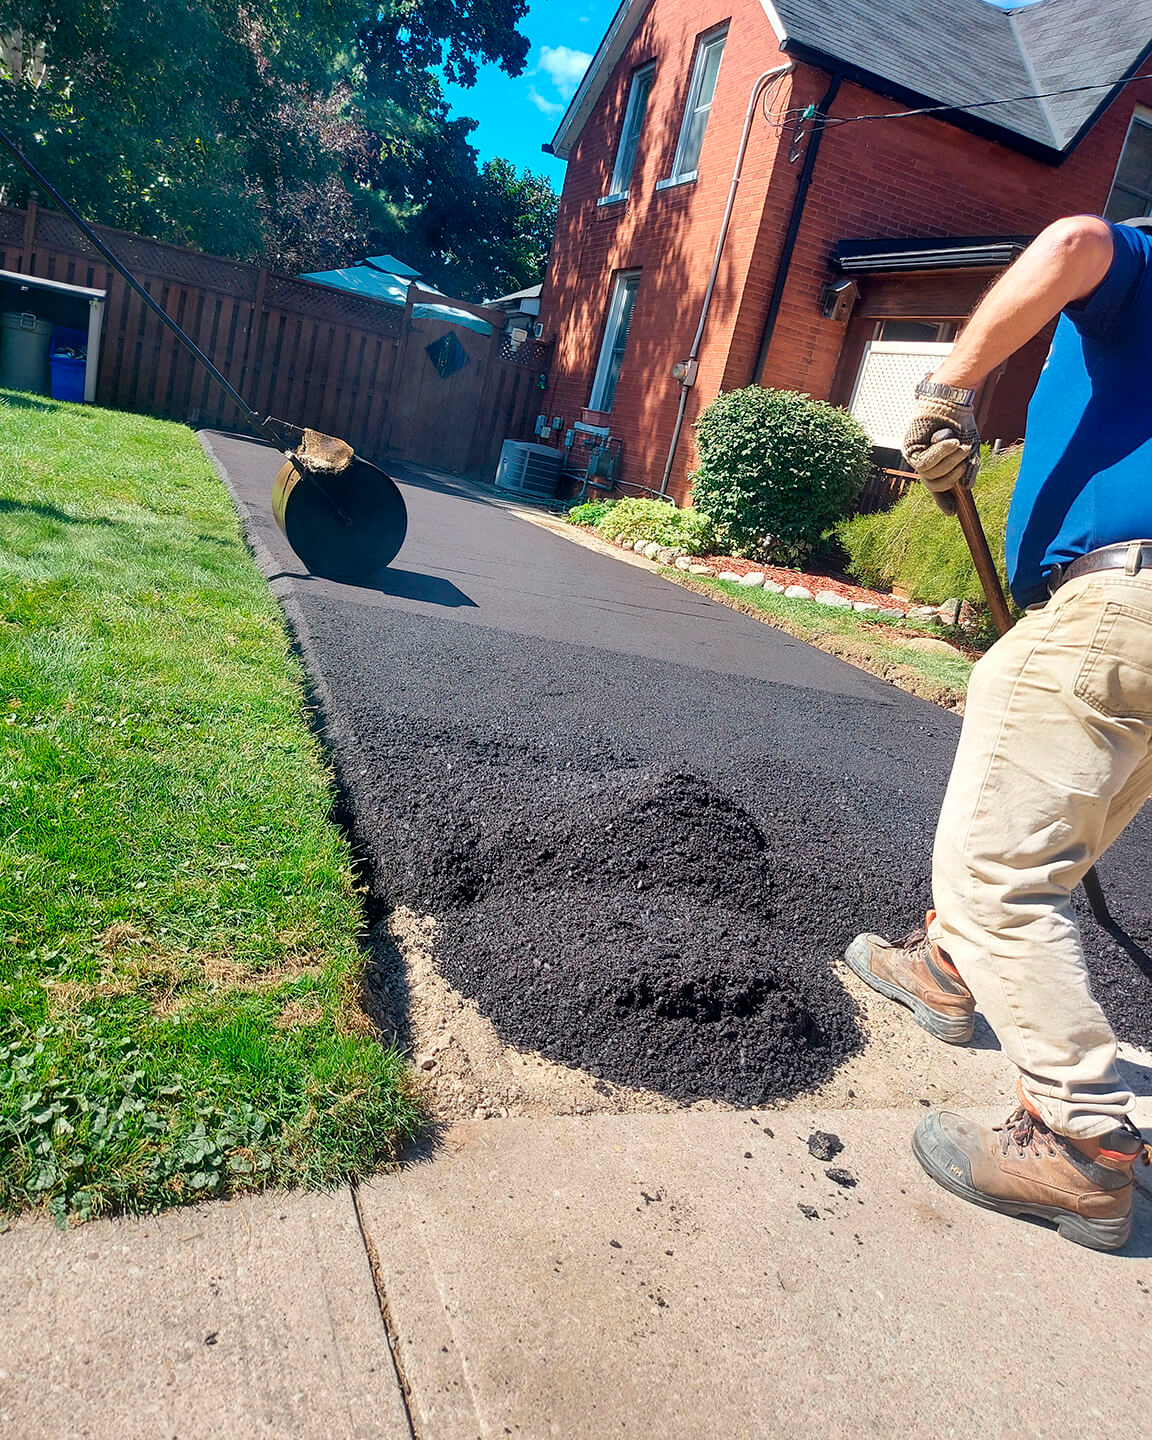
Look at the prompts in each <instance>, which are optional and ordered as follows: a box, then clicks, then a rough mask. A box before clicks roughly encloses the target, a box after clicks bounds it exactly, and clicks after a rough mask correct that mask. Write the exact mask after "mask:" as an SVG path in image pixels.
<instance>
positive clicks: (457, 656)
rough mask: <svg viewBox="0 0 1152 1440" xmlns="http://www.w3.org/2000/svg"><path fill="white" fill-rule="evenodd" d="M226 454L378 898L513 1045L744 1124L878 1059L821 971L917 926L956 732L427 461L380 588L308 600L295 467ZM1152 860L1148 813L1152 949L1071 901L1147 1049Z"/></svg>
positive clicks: (1138, 833)
mask: <svg viewBox="0 0 1152 1440" xmlns="http://www.w3.org/2000/svg"><path fill="white" fill-rule="evenodd" d="M213 448H214V450H215V451H216V453H217V455H218V456H219V457H220V459H221V460H222V462H223V463H224V464H225V466H226V467H227V471H228V475H229V479H230V483H231V484H232V487H233V490H234V493H236V494H237V497H238V499H239V500H240V503H241V508H242V510H243V512H244V514H245V518H246V523H247V525H248V527H249V534H250V535H251V536H253V537H254V541H255V543H256V546H257V551H258V553H259V554H261V557H262V563H264V564H265V566H266V568H267V569H268V572H269V573H270V574H273V573H275V574H279V575H280V582H279V583H280V586H281V590H282V593H284V594H286V597H287V601H288V603H289V609H290V613H291V614H292V618H293V621H294V624H295V625H296V628H297V632H298V634H299V637H300V639H301V641H302V643H303V645H304V649H305V658H306V660H307V662H308V665H309V667H310V669H311V671H312V674H313V676H314V678H315V681H316V694H317V699H318V700H319V701H320V703H321V705H322V708H323V712H324V713H323V722H324V727H325V735H326V739H327V742H328V743H329V745H330V746H331V747H332V752H333V757H334V760H335V763H336V768H337V771H338V776H339V780H340V782H341V787H342V790H343V794H344V800H345V805H346V811H347V820H348V823H349V826H350V829H351V833H352V837H353V840H354V843H355V845H356V848H357V851H358V854H359V858H360V860H361V863H362V865H363V868H364V872H365V874H366V876H367V878H368V879H369V882H370V885H369V889H370V894H371V899H372V901H373V903H374V904H375V905H376V907H378V911H379V912H380V913H381V914H383V913H384V912H386V911H387V909H389V908H390V907H391V906H393V905H396V904H405V905H408V906H410V907H412V908H414V909H416V910H420V911H424V912H426V913H428V912H430V913H431V914H433V915H435V916H436V917H437V918H438V919H439V921H440V922H441V924H440V928H439V936H438V942H437V962H438V964H439V965H440V967H441V968H442V970H443V971H444V973H445V974H446V976H447V978H448V979H449V980H450V981H451V982H453V983H454V984H455V985H456V986H457V987H458V988H459V990H460V991H462V992H463V993H464V994H465V995H468V996H470V997H472V998H473V999H474V1000H475V1002H476V1004H477V1005H478V1007H479V1008H480V1010H481V1011H482V1012H483V1013H484V1014H486V1015H487V1016H488V1017H489V1018H490V1019H491V1020H492V1021H493V1023H494V1024H495V1026H496V1027H497V1029H498V1031H499V1032H500V1033H501V1034H502V1035H503V1037H504V1038H505V1039H506V1040H507V1041H510V1042H512V1043H514V1044H515V1045H517V1046H520V1047H521V1048H523V1049H526V1050H536V1051H542V1052H543V1053H544V1054H546V1055H548V1056H549V1057H551V1058H553V1059H555V1060H557V1061H560V1062H562V1063H564V1064H568V1065H573V1066H582V1067H585V1068H587V1069H589V1070H591V1071H594V1072H596V1073H597V1074H598V1075H599V1076H601V1077H603V1079H605V1080H608V1081H613V1082H617V1083H620V1084H627V1085H637V1086H646V1087H648V1088H650V1089H652V1090H655V1091H659V1092H661V1093H663V1094H665V1095H668V1096H671V1097H675V1098H677V1099H681V1100H694V1099H697V1098H704V1097H716V1098H723V1099H726V1100H728V1101H732V1102H735V1103H741V1104H747V1103H756V1102H758V1101H761V1100H768V1099H774V1098H783V1097H786V1096H790V1095H794V1094H796V1093H798V1092H800V1091H803V1090H804V1089H806V1088H809V1087H811V1086H814V1085H817V1084H819V1083H820V1082H821V1081H823V1080H824V1079H826V1078H827V1077H828V1076H829V1075H830V1074H831V1073H832V1072H833V1071H834V1070H835V1069H836V1067H837V1066H838V1065H839V1064H840V1063H841V1062H842V1061H843V1060H844V1059H845V1058H846V1057H847V1056H849V1055H851V1054H852V1053H853V1052H854V1051H856V1050H858V1049H859V1048H860V1046H861V1045H862V1043H863V1036H862V1034H861V1031H860V1028H859V1024H858V1018H859V1017H858V1016H857V1014H856V1011H855V1007H854V1005H853V1003H852V1001H851V1000H850V998H849V996H848V994H847V993H846V991H845V990H844V988H843V986H842V985H841V984H840V982H839V980H838V979H837V978H836V976H835V973H834V971H833V965H834V962H835V961H836V960H837V959H838V958H839V956H840V955H841V954H842V953H843V949H844V946H845V944H846V943H847V942H848V940H850V939H851V937H852V936H853V935H854V934H856V933H857V932H858V931H860V930H873V931H878V932H879V933H881V934H887V935H894V934H895V935H900V934H903V933H904V932H905V931H907V930H909V929H911V928H912V927H913V926H915V925H916V924H917V923H918V922H919V921H920V920H921V919H922V917H923V912H924V908H925V906H926V904H927V902H928V896H929V889H930V887H929V867H930V854H931V846H932V837H933V832H934V830H935V824H936V817H937V815H938V813H939V809H940V802H941V800H942V798H943V794H944V787H945V783H946V781H947V776H948V771H949V769H950V766H951V762H952V756H953V753H954V750H955V746H956V739H957V735H958V733H959V723H960V722H959V720H958V719H957V717H956V716H955V715H952V714H950V713H948V712H946V711H944V710H942V709H940V708H938V707H936V706H933V705H930V704H928V703H926V702H924V701H921V700H918V699H915V698H914V697H912V696H910V695H907V694H904V693H903V692H902V691H899V690H896V689H894V688H893V687H891V686H888V685H885V684H883V683H882V682H881V681H879V680H875V679H873V678H872V677H871V676H868V675H865V674H863V673H862V672H860V671H857V670H853V669H851V668H850V667H849V666H847V665H844V664H842V663H841V662H840V661H837V660H834V659H832V658H831V657H830V656H827V655H824V654H822V653H821V652H819V651H814V650H812V649H810V648H809V647H808V646H806V645H803V644H801V643H800V642H799V641H796V640H794V639H792V638H791V637H789V636H786V635H783V634H782V633H781V632H779V631H775V630H771V629H769V627H767V626H763V625H760V624H758V623H757V622H755V621H754V620H751V619H749V618H747V617H744V616H739V615H735V614H733V613H732V612H731V611H729V610H725V609H723V608H722V607H720V606H718V605H716V604H715V603H714V602H712V601H710V600H707V599H705V598H703V597H701V596H698V595H693V594H689V593H688V592H686V591H684V590H681V589H678V588H677V587H674V586H670V585H668V584H667V583H666V582H665V581H663V580H660V579H659V578H657V577H655V576H652V575H649V574H638V572H637V571H636V570H634V569H632V568H631V567H628V566H625V565H621V564H620V563H619V562H618V561H616V560H613V559H609V558H605V557H602V556H599V555H594V554H589V552H588V551H586V550H581V549H580V548H578V547H576V546H574V545H571V544H569V543H567V542H566V541H564V540H560V539H556V538H554V537H551V536H547V535H543V534H541V532H540V531H539V530H537V529H535V528H534V527H532V526H529V525H526V524H524V523H523V522H522V521H521V520H518V519H515V518H514V517H512V516H509V515H508V514H506V513H505V512H504V511H503V510H502V509H500V508H499V507H496V506H492V505H490V504H487V503H484V502H481V501H478V500H477V499H476V497H474V496H471V495H469V494H461V493H459V492H458V491H456V490H455V489H454V487H453V486H452V485H451V484H443V483H441V482H440V481H438V480H435V479H434V478H432V477H428V476H422V475H420V474H419V473H414V472H409V473H408V477H407V478H408V481H409V483H408V484H407V486H406V498H407V501H408V506H409V510H410V515H411V524H410V528H409V538H408V541H407V543H406V544H405V547H404V550H403V552H402V553H401V555H400V557H399V559H398V561H397V562H396V564H395V565H394V566H393V567H392V568H390V570H389V571H388V572H387V575H386V577H385V579H384V580H383V581H382V582H381V585H380V588H379V590H378V591H375V592H373V591H368V590H362V589H355V588H351V587H342V586H334V585H329V584H326V583H323V582H315V581H313V580H312V579H311V578H310V577H308V576H306V575H302V574H301V573H300V567H299V565H298V563H297V561H296V560H295V557H294V556H293V555H292V553H291V551H290V550H289V549H288V548H287V546H286V545H285V543H284V541H283V539H282V537H281V536H280V535H279V534H278V532H277V531H276V530H275V527H274V525H273V523H272V521H271V519H270V518H269V516H268V507H267V495H268V488H269V485H270V482H271V477H272V475H273V474H274V473H275V470H276V468H277V467H278V465H279V457H278V456H277V455H276V453H275V452H274V451H269V450H267V449H266V448H264V447H261V446H259V445H253V444H252V443H251V442H247V441H239V440H237V439H234V438H232V437H224V436H217V437H215V440H214V443H213ZM284 587H287V588H286V590H285V589H284ZM1150 846H1152V818H1150V817H1149V815H1148V813H1147V810H1146V811H1145V812H1144V813H1143V814H1142V815H1141V816H1139V817H1138V818H1137V821H1136V822H1135V824H1134V825H1133V826H1132V827H1131V828H1130V830H1129V832H1128V834H1127V835H1125V836H1124V837H1123V838H1122V839H1121V841H1120V842H1119V843H1118V844H1117V845H1116V846H1114V847H1113V849H1112V851H1111V852H1109V854H1108V855H1107V856H1106V857H1105V858H1104V861H1103V862H1102V864H1101V865H1100V867H1099V868H1100V873H1101V878H1102V880H1103V883H1104V887H1105V890H1106V892H1107V895H1108V899H1109V901H1110V903H1111V905H1112V907H1113V909H1114V912H1115V914H1116V916H1117V918H1118V919H1120V920H1122V921H1123V922H1124V924H1125V925H1126V927H1127V929H1128V932H1129V934H1130V935H1131V937H1132V939H1133V940H1134V941H1135V942H1136V944H1135V946H1131V945H1129V946H1128V948H1127V949H1126V948H1125V946H1124V945H1122V944H1119V943H1117V942H1116V941H1115V940H1114V939H1112V938H1111V937H1110V936H1108V935H1107V934H1105V933H1104V931H1102V930H1101V928H1100V927H1099V926H1098V925H1097V924H1096V922H1095V921H1094V920H1093V918H1092V917H1091V914H1090V912H1089V910H1088V908H1087V904H1086V902H1085V901H1084V899H1083V896H1082V895H1078V896H1077V900H1076V905H1077V912H1078V915H1079V917H1080V920H1081V925H1082V930H1083V934H1084V939H1085V946H1086V950H1087V953H1088V957H1089V964H1090V967H1091V971H1092V979H1093V984H1094V987H1095V990H1096V994H1097V996H1098V998H1099V1000H1100V1001H1101V1003H1102V1005H1103V1007H1104V1009H1105V1011H1106V1012H1107V1014H1108V1016H1109V1018H1110V1019H1111V1021H1112V1023H1113V1024H1114V1026H1115V1027H1116V1029H1117V1032H1118V1033H1119V1035H1120V1036H1121V1038H1122V1039H1125V1040H1128V1041H1131V1042H1133V1043H1136V1044H1142V1045H1148V1044H1149V1043H1150V1042H1152V981H1150V980H1149V978H1148V974H1147V973H1146V972H1147V970H1148V969H1150V968H1152V962H1150V961H1149V960H1148V959H1147V957H1146V955H1144V953H1143V952H1145V951H1148V950H1149V949H1152V897H1150V896H1149V886H1148V863H1147V856H1148V855H1149V853H1150ZM1129 951H1131V952H1132V953H1129ZM1141 967H1144V968H1141ZM399 1018H401V1019H402V1017H399ZM909 1023H912V1022H911V1021H909Z"/></svg>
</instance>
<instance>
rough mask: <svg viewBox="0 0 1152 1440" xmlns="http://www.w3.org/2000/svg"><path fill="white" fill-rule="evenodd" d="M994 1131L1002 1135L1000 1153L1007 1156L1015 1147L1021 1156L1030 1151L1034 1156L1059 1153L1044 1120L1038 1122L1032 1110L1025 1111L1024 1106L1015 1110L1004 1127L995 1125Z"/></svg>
mask: <svg viewBox="0 0 1152 1440" xmlns="http://www.w3.org/2000/svg"><path fill="white" fill-rule="evenodd" d="M992 1129H993V1130H994V1131H996V1132H997V1133H998V1134H999V1135H1000V1153H1001V1154H1003V1155H1007V1153H1008V1151H1009V1149H1010V1148H1011V1147H1012V1146H1013V1145H1015V1146H1016V1148H1017V1150H1019V1152H1020V1154H1021V1155H1023V1154H1024V1153H1025V1151H1028V1150H1031V1152H1032V1154H1033V1155H1043V1154H1044V1153H1045V1152H1046V1153H1047V1154H1049V1155H1056V1154H1057V1153H1058V1151H1057V1149H1056V1142H1055V1140H1054V1138H1053V1135H1052V1132H1051V1130H1049V1129H1048V1127H1047V1125H1045V1124H1044V1122H1043V1120H1038V1119H1037V1118H1036V1116H1035V1115H1033V1114H1032V1112H1031V1111H1030V1110H1025V1109H1024V1107H1023V1105H1021V1106H1020V1108H1019V1109H1018V1110H1014V1111H1013V1112H1012V1114H1011V1115H1009V1117H1008V1119H1007V1120H1005V1122H1004V1124H1003V1125H994V1126H993V1127H992ZM1041 1146H1043V1149H1042V1148H1041Z"/></svg>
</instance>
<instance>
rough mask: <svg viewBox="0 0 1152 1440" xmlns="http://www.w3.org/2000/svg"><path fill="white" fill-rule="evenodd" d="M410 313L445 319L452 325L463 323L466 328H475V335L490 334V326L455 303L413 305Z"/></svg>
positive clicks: (430, 318)
mask: <svg viewBox="0 0 1152 1440" xmlns="http://www.w3.org/2000/svg"><path fill="white" fill-rule="evenodd" d="M412 314H413V315H416V316H420V315H423V316H425V317H426V318H427V319H429V320H447V321H449V322H450V323H451V324H453V325H463V326H464V328H465V329H466V330H475V331H476V333H477V335H491V334H492V326H491V325H489V323H488V321H487V320H481V318H480V316H479V315H473V314H472V312H471V310H458V309H457V308H456V306H455V305H413V307H412Z"/></svg>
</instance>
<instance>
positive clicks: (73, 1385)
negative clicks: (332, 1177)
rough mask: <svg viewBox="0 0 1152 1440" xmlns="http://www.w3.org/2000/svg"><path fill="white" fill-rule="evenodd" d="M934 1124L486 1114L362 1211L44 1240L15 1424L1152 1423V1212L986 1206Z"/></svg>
mask: <svg viewBox="0 0 1152 1440" xmlns="http://www.w3.org/2000/svg"><path fill="white" fill-rule="evenodd" d="M1144 1108H1145V1111H1146V1112H1147V1113H1144V1114H1143V1115H1141V1117H1140V1118H1142V1119H1143V1121H1144V1123H1145V1124H1148V1123H1149V1122H1152V1107H1149V1106H1148V1105H1147V1103H1146V1102H1144ZM923 1113H924V1112H923V1110H922V1109H916V1110H914V1111H908V1110H881V1111H871V1112H869V1111H859V1110H855V1111H850V1112H835V1111H827V1110H816V1111H811V1112H806V1111H804V1110H802V1109H790V1110H782V1111H758V1112H752V1113H749V1112H733V1113H730V1114H717V1113H711V1114H701V1113H693V1112H682V1113H679V1114H675V1115H664V1116H652V1115H630V1116H600V1117H568V1118H563V1119H551V1120H545V1121H529V1120H524V1121H503V1122H486V1123H476V1124H469V1125H462V1126H459V1127H457V1128H456V1129H454V1130H452V1131H450V1132H448V1134H447V1135H446V1136H445V1137H443V1140H442V1142H441V1144H440V1146H439V1149H438V1150H437V1152H436V1153H435V1154H434V1155H430V1156H429V1158H428V1159H427V1160H414V1161H412V1162H411V1163H409V1164H408V1165H407V1166H405V1167H404V1168H403V1169H401V1170H399V1171H398V1172H397V1173H395V1174H392V1175H387V1176H384V1177H381V1178H380V1179H377V1180H375V1181H373V1182H372V1183H370V1184H367V1185H364V1186H362V1187H360V1188H359V1189H358V1190H357V1191H356V1192H350V1191H349V1190H347V1189H344V1190H341V1191H339V1192H336V1193H334V1194H330V1195H323V1196H316V1195H311V1196H309V1195H304V1196H293V1197H284V1196H275V1195H271V1196H262V1197H258V1198H255V1199H250V1200H243V1201H234V1202H231V1203H228V1204H220V1205H210V1206H204V1207H200V1208H199V1209H196V1210H187V1211H179V1212H174V1213H171V1214H168V1215H165V1216H163V1217H160V1218H159V1219H154V1220H147V1221H140V1220H133V1221H121V1222H99V1223H96V1224H91V1225H87V1226H84V1227H82V1228H81V1229H79V1230H76V1231H73V1232H71V1233H69V1234H58V1233H57V1232H55V1231H53V1230H51V1229H50V1228H48V1227H46V1226H43V1225H40V1224H33V1223H28V1222H25V1223H21V1224H19V1225H17V1226H16V1227H15V1228H14V1229H13V1230H12V1231H11V1232H9V1233H8V1234H6V1235H4V1236H2V1237H0V1356H2V1357H3V1359H2V1360H0V1371H2V1372H3V1373H0V1435H2V1436H3V1437H5V1440H9V1437H12V1440H33V1437H48V1436H50V1437H52V1440H71V1437H81V1436H83V1437H86V1440H105V1437H106V1440H113V1437H115V1440H121V1437H123V1440H135V1437H140V1440H155V1437H165V1440H168V1437H175V1440H195V1437H202V1436H214V1437H215V1436H221V1437H233V1436H235V1437H239V1436H251V1435H264V1436H276V1437H290V1440H296V1437H301V1440H303V1437H307V1440H345V1437H350V1440H351V1437H355V1440H361V1437H377V1436H378V1437H382V1440H393V1437H400V1440H402V1437H405V1436H409V1435H414V1436H416V1437H417V1440H473V1437H481V1436H483V1437H487V1436H503V1435H515V1436H520V1437H532V1440H534V1437H550V1436H566V1437H580V1440H583V1437H589V1440H598V1437H600V1436H605V1435H610V1434H611V1435H619V1436H637V1437H639V1436H655V1435H659V1436H662V1437H669V1440H698V1437H704V1436H714V1435H715V1436H719V1435H722V1436H725V1437H754V1436H756V1437H758V1436H765V1435H772V1436H779V1437H792V1436H796V1437H800V1436H806V1437H810V1436H821V1437H824V1436H828V1437H836V1436H849V1435H852V1436H857V1435H883V1436H887V1435H892V1434H895V1433H897V1432H899V1433H900V1434H902V1435H905V1436H938V1435H952V1436H962V1437H966V1436H972V1437H975V1436H980V1437H994V1436H1005V1437H1007V1436H1013V1437H1033V1436H1034V1437H1037V1440H1040V1437H1044V1440H1049V1437H1051V1436H1052V1435H1054V1434H1060V1433H1065V1434H1070V1435H1076V1436H1078V1437H1095V1436H1101V1437H1103V1436H1104V1435H1106V1434H1108V1435H1110V1434H1112V1433H1114V1431H1115V1428H1116V1423H1117V1416H1118V1415H1123V1416H1126V1417H1128V1419H1127V1420H1126V1421H1125V1422H1123V1423H1124V1424H1125V1427H1126V1428H1130V1427H1131V1425H1133V1424H1134V1425H1135V1427H1136V1430H1137V1431H1139V1428H1140V1422H1139V1421H1138V1420H1137V1419H1135V1417H1138V1416H1139V1415H1140V1414H1142V1413H1146V1412H1147V1409H1148V1406H1149V1403H1150V1402H1152V1377H1150V1376H1149V1373H1148V1369H1147V1366H1146V1364H1145V1363H1144V1360H1143V1348H1144V1341H1145V1338H1146V1333H1147V1325H1148V1320H1149V1315H1150V1311H1152V1305H1150V1300H1149V1296H1150V1293H1152V1203H1150V1202H1149V1200H1148V1198H1147V1196H1146V1195H1144V1194H1143V1193H1141V1194H1140V1196H1139V1197H1138V1201H1137V1225H1136V1231H1135V1234H1134V1236H1133V1239H1132V1242H1131V1243H1130V1245H1129V1247H1128V1249H1127V1250H1126V1251H1125V1252H1124V1253H1123V1254H1121V1255H1119V1256H1106V1255H1099V1254H1095V1253H1093V1252H1091V1251H1087V1250H1082V1249H1079V1248H1078V1247H1076V1246H1073V1245H1070V1244H1068V1243H1067V1242H1065V1241H1062V1240H1060V1239H1058V1238H1057V1237H1056V1235H1055V1234H1054V1233H1053V1232H1052V1231H1051V1230H1049V1229H1047V1228H1041V1227H1039V1226H1031V1225H1028V1224H1025V1223H1021V1222H1018V1221H1010V1220H1007V1219H1003V1218H1001V1217H999V1216H994V1215H988V1214H986V1213H984V1212H982V1211H979V1210H976V1209H974V1208H972V1207H970V1206H967V1205H965V1204H963V1203H962V1202H960V1201H958V1200H954V1199H953V1198H952V1197H950V1196H948V1195H946V1194H944V1193H943V1192H941V1191H939V1190H938V1189H937V1188H936V1187H935V1186H934V1185H932V1183H931V1182H930V1181H929V1180H928V1179H927V1178H926V1177H925V1176H924V1175H923V1174H922V1173H921V1172H920V1170H919V1167H918V1166H917V1165H916V1162H915V1160H914V1159H913V1157H912V1155H911V1153H910V1151H909V1148H908V1137H909V1134H910V1132H911V1129H912V1127H913V1126H914V1125H915V1123H916V1121H917V1119H918V1118H919V1116H920V1115H922V1114H923ZM814 1128H819V1129H822V1130H825V1131H832V1132H835V1133H836V1134H838V1135H839V1136H840V1138H841V1139H842V1141H843V1142H844V1150H843V1153H842V1154H841V1155H840V1156H838V1157H837V1160H836V1162H835V1163H836V1165H837V1166H839V1167H842V1168H843V1169H846V1170H847V1171H849V1172H850V1173H851V1176H852V1178H854V1179H855V1180H856V1182H857V1183H856V1184H855V1185H854V1186H851V1187H847V1186H844V1185H839V1184H836V1183H834V1182H833V1181H832V1180H830V1179H829V1178H827V1176H826V1174H825V1171H826V1170H827V1169H828V1166H827V1165H826V1164H823V1163H820V1162H818V1161H815V1160H813V1159H812V1158H811V1156H810V1155H809V1153H808V1149H807V1144H806V1140H807V1136H808V1134H809V1133H810V1131H811V1130H812V1129H814ZM770 1132H771V1133H770ZM390 1333H391V1339H392V1341H393V1343H394V1347H395V1349H394V1353H393V1351H392V1350H391V1349H390V1345H389V1338H390ZM1105 1337H1107V1360H1106V1362H1105V1359H1104V1352H1103V1341H1104V1339H1105Z"/></svg>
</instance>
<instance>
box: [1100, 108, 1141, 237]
mask: <svg viewBox="0 0 1152 1440" xmlns="http://www.w3.org/2000/svg"><path fill="white" fill-rule="evenodd" d="M1136 215H1152V123H1149V122H1148V121H1144V120H1141V119H1140V118H1139V116H1133V119H1132V125H1131V128H1130V129H1129V131H1128V138H1127V140H1125V142H1124V151H1123V153H1122V154H1121V156H1120V164H1119V165H1118V166H1117V168H1116V179H1115V180H1113V182H1112V193H1111V195H1109V196H1108V204H1107V205H1106V206H1105V208H1104V217H1105V219H1107V220H1111V221H1112V222H1113V223H1114V224H1118V223H1119V222H1120V221H1121V220H1131V219H1132V218H1133V217H1134V216H1136Z"/></svg>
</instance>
